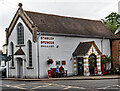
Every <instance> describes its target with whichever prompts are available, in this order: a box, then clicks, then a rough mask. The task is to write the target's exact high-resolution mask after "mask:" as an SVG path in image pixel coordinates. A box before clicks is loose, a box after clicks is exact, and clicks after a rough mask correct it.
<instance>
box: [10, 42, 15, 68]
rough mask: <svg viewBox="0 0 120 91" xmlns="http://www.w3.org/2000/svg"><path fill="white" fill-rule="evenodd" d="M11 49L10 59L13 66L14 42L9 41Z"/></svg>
mask: <svg viewBox="0 0 120 91" xmlns="http://www.w3.org/2000/svg"><path fill="white" fill-rule="evenodd" d="M10 47H11V48H10V49H11V59H12V66H14V44H13V42H11V44H10Z"/></svg>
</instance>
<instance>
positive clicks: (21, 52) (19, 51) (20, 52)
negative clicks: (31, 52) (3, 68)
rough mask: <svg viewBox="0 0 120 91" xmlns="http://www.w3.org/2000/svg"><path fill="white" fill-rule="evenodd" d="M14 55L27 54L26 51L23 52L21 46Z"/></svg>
mask: <svg viewBox="0 0 120 91" xmlns="http://www.w3.org/2000/svg"><path fill="white" fill-rule="evenodd" d="M14 55H25V53H24V52H23V50H22V49H21V48H19V49H18V50H17V51H16V52H15V54H14Z"/></svg>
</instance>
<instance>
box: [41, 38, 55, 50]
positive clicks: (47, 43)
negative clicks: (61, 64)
mask: <svg viewBox="0 0 120 91" xmlns="http://www.w3.org/2000/svg"><path fill="white" fill-rule="evenodd" d="M41 47H44V48H52V47H54V37H51V36H50V37H48V36H44V37H41Z"/></svg>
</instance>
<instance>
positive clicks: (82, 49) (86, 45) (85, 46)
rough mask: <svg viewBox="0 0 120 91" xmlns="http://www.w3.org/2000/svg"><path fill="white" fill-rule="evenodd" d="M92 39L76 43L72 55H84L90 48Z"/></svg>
mask: <svg viewBox="0 0 120 91" xmlns="http://www.w3.org/2000/svg"><path fill="white" fill-rule="evenodd" d="M93 42H94V41H90V42H80V44H79V45H78V47H77V48H76V50H75V51H74V52H73V55H74V56H83V55H85V54H86V53H87V52H88V50H89V49H90V47H91V46H92V44H93Z"/></svg>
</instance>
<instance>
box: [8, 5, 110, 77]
mask: <svg viewBox="0 0 120 91" xmlns="http://www.w3.org/2000/svg"><path fill="white" fill-rule="evenodd" d="M111 38H112V33H111V32H110V31H109V30H107V29H106V27H105V26H104V25H103V23H102V22H101V21H99V20H89V19H82V18H74V17H66V16H59V15H52V14H43V13H38V12H32V11H26V10H23V8H22V4H21V3H19V8H18V10H17V12H16V14H15V16H14V18H13V20H12V21H11V23H10V25H9V27H8V28H6V44H7V48H8V56H11V60H10V61H8V62H7V77H20V78H43V77H48V70H50V69H51V68H56V67H57V66H59V67H60V66H61V65H62V66H63V67H64V69H65V70H67V75H68V76H72V75H85V76H89V75H91V74H95V71H94V68H95V67H96V68H97V71H98V73H97V74H98V75H101V74H102V68H101V55H111ZM91 57H92V58H93V59H94V60H95V62H94V64H95V65H94V67H90V63H91V61H92V60H90V58H91ZM49 59H52V60H53V63H51V64H47V60H49Z"/></svg>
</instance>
